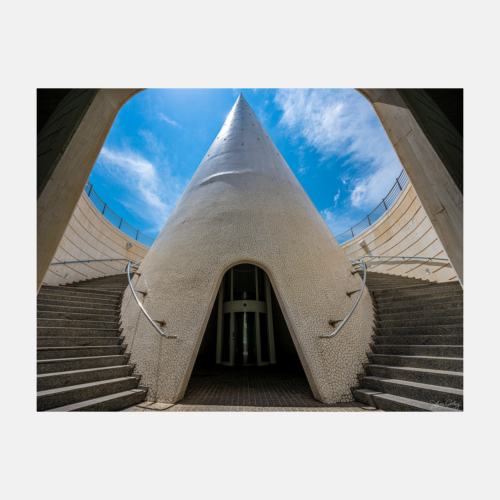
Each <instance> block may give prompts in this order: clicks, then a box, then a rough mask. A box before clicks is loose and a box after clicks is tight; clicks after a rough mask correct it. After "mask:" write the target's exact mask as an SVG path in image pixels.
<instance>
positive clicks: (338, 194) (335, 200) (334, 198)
mask: <svg viewBox="0 0 500 500" xmlns="http://www.w3.org/2000/svg"><path fill="white" fill-rule="evenodd" d="M339 197H340V189H339V190H338V192H337V194H336V195H335V196H334V197H333V201H334V202H335V207H336V206H337V201H338V199H339ZM335 207H334V208H335Z"/></svg>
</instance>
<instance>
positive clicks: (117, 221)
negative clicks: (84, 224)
mask: <svg viewBox="0 0 500 500" xmlns="http://www.w3.org/2000/svg"><path fill="white" fill-rule="evenodd" d="M84 192H85V193H87V196H88V197H89V198H90V200H91V201H92V202H93V203H94V206H95V207H96V208H97V210H99V212H101V213H102V215H104V217H106V219H108V221H109V222H111V224H113V226H115V227H117V228H118V229H119V230H120V231H122V232H124V233H125V234H126V235H127V236H128V237H130V238H133V239H134V240H136V241H138V242H139V243H142V244H143V245H146V246H148V247H150V246H151V245H152V244H153V243H154V241H155V240H154V238H151V237H149V236H146V235H145V234H143V233H141V232H140V231H139V230H138V229H136V228H135V227H132V226H131V225H130V224H128V223H127V222H125V221H124V220H123V219H122V218H121V217H118V215H116V214H115V213H114V212H113V210H111V209H110V208H109V207H108V205H107V204H106V203H104V202H103V201H102V200H101V198H100V197H99V195H98V194H97V193H96V192H95V189H94V186H93V185H92V184H90V182H87V184H86V185H85V189H84Z"/></svg>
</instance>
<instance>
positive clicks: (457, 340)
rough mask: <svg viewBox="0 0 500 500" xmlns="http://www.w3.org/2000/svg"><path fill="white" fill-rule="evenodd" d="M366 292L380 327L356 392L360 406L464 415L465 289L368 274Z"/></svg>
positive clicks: (456, 283) (452, 285)
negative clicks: (462, 412)
mask: <svg viewBox="0 0 500 500" xmlns="http://www.w3.org/2000/svg"><path fill="white" fill-rule="evenodd" d="M361 274H362V273H361ZM366 286H367V288H368V290H369V291H370V294H371V297H372V301H373V305H374V308H375V314H376V326H375V328H374V333H375V335H373V344H372V346H371V349H372V352H371V353H368V359H369V362H368V363H365V364H364V368H365V373H364V374H360V375H358V379H359V383H360V385H359V386H358V387H354V388H353V389H352V393H353V396H354V398H355V400H356V401H358V402H360V403H363V404H366V405H369V406H375V407H376V408H378V409H380V410H385V411H461V410H462V409H463V290H462V287H461V285H460V283H459V282H458V281H455V282H450V283H431V282H429V281H424V280H419V279H414V278H406V277H402V276H391V275H387V274H381V273H375V272H369V271H368V272H367V278H366Z"/></svg>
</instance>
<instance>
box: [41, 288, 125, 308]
mask: <svg viewBox="0 0 500 500" xmlns="http://www.w3.org/2000/svg"><path fill="white" fill-rule="evenodd" d="M119 301H120V300H119V299H116V298H113V297H111V298H110V297H106V296H103V297H99V298H97V299H96V298H94V297H93V296H92V295H88V294H86V295H65V294H64V293H62V294H61V293H57V294H53V293H45V292H43V291H40V293H39V294H38V295H37V303H38V304H52V305H62V306H65V305H67V306H70V305H76V306H77V307H95V306H99V307H111V308H114V307H117V304H118V303H119Z"/></svg>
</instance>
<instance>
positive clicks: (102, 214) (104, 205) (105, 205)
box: [102, 203, 106, 215]
mask: <svg viewBox="0 0 500 500" xmlns="http://www.w3.org/2000/svg"><path fill="white" fill-rule="evenodd" d="M104 210H106V203H105V204H104V208H103V209H102V215H104Z"/></svg>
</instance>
